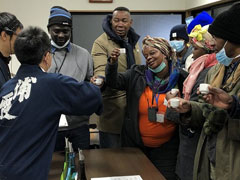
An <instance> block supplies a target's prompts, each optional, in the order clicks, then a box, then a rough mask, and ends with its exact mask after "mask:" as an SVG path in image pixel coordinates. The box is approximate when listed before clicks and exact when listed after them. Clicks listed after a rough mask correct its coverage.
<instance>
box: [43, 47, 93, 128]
mask: <svg viewBox="0 0 240 180" xmlns="http://www.w3.org/2000/svg"><path fill="white" fill-rule="evenodd" d="M52 50H53V51H54V55H53V58H52V64H51V67H50V69H49V70H48V72H51V73H60V74H63V75H66V76H70V77H72V78H74V79H76V80H77V81H78V82H81V81H84V80H87V81H89V80H90V78H91V76H92V75H93V61H92V57H91V55H90V54H89V52H88V51H87V50H86V49H84V48H82V47H80V46H78V45H76V44H73V43H70V44H69V45H68V46H67V48H66V49H62V50H56V49H55V48H53V49H52ZM66 118H67V121H68V127H61V128H59V130H70V129H74V128H76V127H80V126H82V125H83V124H88V123H89V116H66Z"/></svg>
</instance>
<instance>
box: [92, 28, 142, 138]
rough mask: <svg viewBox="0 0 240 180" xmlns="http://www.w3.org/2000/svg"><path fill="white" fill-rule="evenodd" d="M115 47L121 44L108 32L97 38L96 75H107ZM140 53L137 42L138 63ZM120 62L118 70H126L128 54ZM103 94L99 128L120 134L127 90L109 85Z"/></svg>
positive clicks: (94, 58)
mask: <svg viewBox="0 0 240 180" xmlns="http://www.w3.org/2000/svg"><path fill="white" fill-rule="evenodd" d="M114 48H120V46H119V45H118V44H116V43H115V42H114V41H112V40H111V39H110V37H109V36H108V35H107V34H106V33H103V34H102V35H100V36H99V37H98V38H97V39H96V40H95V42H94V44H93V48H92V53H91V54H92V57H93V63H94V75H95V76H103V77H105V67H106V65H107V59H108V57H110V54H111V52H112V51H113V49H114ZM140 53H141V51H140V49H139V45H138V43H137V44H136V46H135V49H134V57H135V63H136V64H141V54H140ZM118 64H119V65H118V72H125V71H126V70H127V61H126V54H121V55H120V56H119V58H118ZM102 96H103V106H104V110H103V113H102V115H101V116H100V117H99V122H98V129H99V130H100V131H103V132H108V133H114V134H120V132H121V128H122V122H123V119H124V116H125V107H126V92H125V91H118V90H115V89H112V88H109V87H107V88H106V89H105V90H104V91H103V93H102Z"/></svg>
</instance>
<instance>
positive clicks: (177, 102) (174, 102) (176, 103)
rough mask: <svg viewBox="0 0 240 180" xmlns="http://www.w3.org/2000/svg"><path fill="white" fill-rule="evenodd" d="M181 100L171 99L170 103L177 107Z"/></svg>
mask: <svg viewBox="0 0 240 180" xmlns="http://www.w3.org/2000/svg"><path fill="white" fill-rule="evenodd" d="M179 103H180V100H179V99H177V98H172V99H170V105H171V107H172V108H177V107H178V106H179Z"/></svg>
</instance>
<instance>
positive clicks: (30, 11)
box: [0, 0, 219, 73]
mask: <svg viewBox="0 0 240 180" xmlns="http://www.w3.org/2000/svg"><path fill="white" fill-rule="evenodd" d="M88 1H89V0H0V11H1V12H3V11H7V12H11V13H13V14H15V15H16V16H17V17H18V19H19V20H20V21H21V22H22V23H23V25H24V26H25V27H26V26H29V25H33V26H39V27H41V28H43V29H44V30H46V31H47V28H46V25H47V22H48V16H49V10H50V8H51V7H52V6H54V5H60V6H63V7H65V8H66V9H68V10H75V11H76V10H79V11H111V10H113V9H114V8H116V7H118V6H126V7H128V8H129V9H130V10H139V11H140V10H141V11H185V10H186V9H191V8H194V7H196V6H202V5H204V4H209V3H212V2H213V1H219V0H113V3H89V2H88ZM18 67H19V63H18V62H17V60H16V59H15V58H13V60H12V65H11V67H10V68H11V72H13V73H15V72H16V70H17V68H18Z"/></svg>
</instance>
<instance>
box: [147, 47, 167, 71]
mask: <svg viewBox="0 0 240 180" xmlns="http://www.w3.org/2000/svg"><path fill="white" fill-rule="evenodd" d="M143 56H144V57H145V59H146V64H147V66H148V67H150V68H152V69H155V68H157V67H158V66H159V65H160V64H161V63H162V61H164V62H165V63H166V64H167V61H166V60H165V56H164V55H163V54H162V53H161V51H160V50H159V49H157V48H154V47H151V46H144V47H143Z"/></svg>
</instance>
